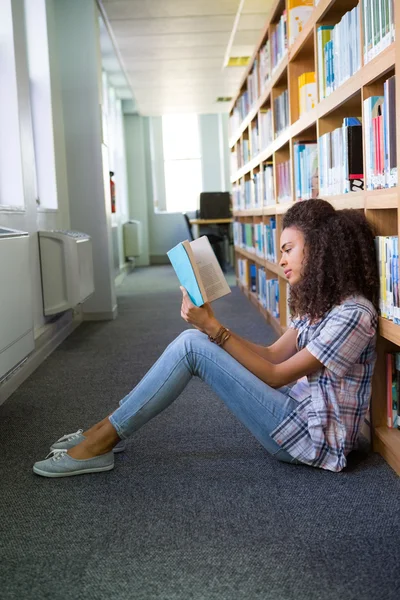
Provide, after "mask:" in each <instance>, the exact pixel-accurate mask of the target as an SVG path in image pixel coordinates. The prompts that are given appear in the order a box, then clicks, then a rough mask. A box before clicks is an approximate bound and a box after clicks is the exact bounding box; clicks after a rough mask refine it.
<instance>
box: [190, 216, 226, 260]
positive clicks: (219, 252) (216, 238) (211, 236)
mask: <svg viewBox="0 0 400 600" xmlns="http://www.w3.org/2000/svg"><path fill="white" fill-rule="evenodd" d="M183 216H184V218H185V221H186V225H187V228H188V232H189V240H190V241H192V240H194V236H193V229H192V224H191V223H190V217H189V215H188V214H187V213H183ZM199 233H200V235H205V236H207V237H208V241H209V242H210V244H211V247H212V249H213V250H214V253H215V256H216V257H217V260H218V262H219V264H220V266H221V269H222V270H223V271H225V261H224V252H223V243H224V238H223V236H221V235H218V234H216V233H212V232H206V231H204V230H203V231H202V228H200V231H199Z"/></svg>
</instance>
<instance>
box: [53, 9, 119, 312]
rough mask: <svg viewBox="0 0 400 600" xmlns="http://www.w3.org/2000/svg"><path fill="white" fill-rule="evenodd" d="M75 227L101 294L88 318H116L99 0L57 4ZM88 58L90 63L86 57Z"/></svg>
mask: <svg viewBox="0 0 400 600" xmlns="http://www.w3.org/2000/svg"><path fill="white" fill-rule="evenodd" d="M54 9H55V10H54V16H55V31H56V38H57V43H58V56H59V69H60V82H61V97H62V105H63V118H64V127H65V147H66V158H67V174H68V191H69V208H70V218H71V228H72V229H75V230H77V231H83V232H85V233H88V234H89V235H90V236H91V238H92V245H93V262H94V283H95V293H94V295H93V296H91V297H90V298H89V299H88V300H87V301H86V302H85V303H84V305H83V312H84V316H85V318H98V319H102V318H104V319H107V318H112V317H115V316H116V313H117V303H116V294H115V284H114V268H113V259H112V239H111V202H110V184H109V153H108V147H107V144H106V143H107V140H105V139H104V137H103V131H102V114H101V102H102V81H101V53H100V42H99V25H98V18H99V13H98V9H97V6H96V4H95V3H94V1H85V2H82V1H81V0H56V2H55V5H54ZM83 57H84V59H83Z"/></svg>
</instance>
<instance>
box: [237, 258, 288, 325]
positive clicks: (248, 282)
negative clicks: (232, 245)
mask: <svg viewBox="0 0 400 600" xmlns="http://www.w3.org/2000/svg"><path fill="white" fill-rule="evenodd" d="M238 277H239V280H240V282H241V284H242V285H244V286H245V287H246V288H247V289H250V291H251V292H253V294H257V299H258V301H259V303H260V304H261V306H262V307H263V308H265V309H266V310H268V311H269V312H270V313H271V314H272V316H274V317H276V318H277V319H279V281H278V279H268V278H267V274H266V272H265V269H264V268H263V267H259V266H258V265H255V264H254V263H250V264H249V261H248V260H247V258H238Z"/></svg>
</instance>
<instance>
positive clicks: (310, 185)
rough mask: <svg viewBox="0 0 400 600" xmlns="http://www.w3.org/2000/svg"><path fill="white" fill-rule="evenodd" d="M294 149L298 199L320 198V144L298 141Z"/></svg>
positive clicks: (296, 194) (296, 195)
mask: <svg viewBox="0 0 400 600" xmlns="http://www.w3.org/2000/svg"><path fill="white" fill-rule="evenodd" d="M293 151H294V159H293V160H294V181H295V197H296V200H310V198H318V191H319V184H318V144H317V143H316V142H304V143H296V144H294V146H293Z"/></svg>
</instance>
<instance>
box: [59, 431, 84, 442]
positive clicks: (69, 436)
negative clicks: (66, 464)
mask: <svg viewBox="0 0 400 600" xmlns="http://www.w3.org/2000/svg"><path fill="white" fill-rule="evenodd" d="M82 432H83V429H78V431H75V433H67V434H66V435H63V436H62V437H60V439H59V440H57V442H56V443H57V444H58V442H65V441H66V440H73V439H74V438H76V437H78V435H80V434H81V433H82Z"/></svg>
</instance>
